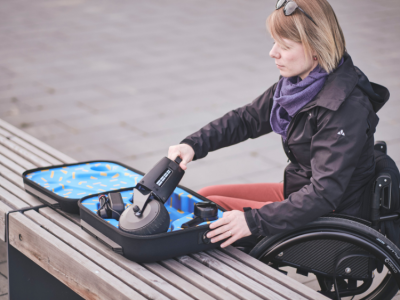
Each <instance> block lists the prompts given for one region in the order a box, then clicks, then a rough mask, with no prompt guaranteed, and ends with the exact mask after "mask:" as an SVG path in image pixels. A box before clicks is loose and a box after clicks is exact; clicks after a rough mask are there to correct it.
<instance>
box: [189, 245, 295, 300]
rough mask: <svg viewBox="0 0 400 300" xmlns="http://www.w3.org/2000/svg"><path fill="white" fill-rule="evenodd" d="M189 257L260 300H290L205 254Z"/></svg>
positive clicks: (195, 254)
mask: <svg viewBox="0 0 400 300" xmlns="http://www.w3.org/2000/svg"><path fill="white" fill-rule="evenodd" d="M190 256H191V257H193V258H194V259H196V260H197V261H199V262H201V263H203V264H204V265H206V266H208V267H209V268H211V269H212V270H214V271H216V272H218V273H219V274H221V275H222V276H224V277H225V278H229V279H230V280H232V281H233V282H236V283H237V284H239V285H241V286H242V287H243V288H246V289H249V290H250V291H252V292H253V293H254V294H256V295H258V296H259V297H261V298H264V299H271V300H283V299H290V298H287V297H282V296H280V295H278V294H276V293H275V292H274V291H271V289H269V288H267V287H265V286H263V285H261V284H259V283H258V282H256V281H254V280H253V279H251V278H249V277H247V276H245V275H243V274H242V273H240V272H238V271H236V270H235V269H233V268H231V267H230V266H228V265H226V264H224V263H223V262H221V261H219V260H217V259H215V258H214V257H212V256H210V255H208V254H207V253H204V252H198V253H194V254H191V255H190Z"/></svg>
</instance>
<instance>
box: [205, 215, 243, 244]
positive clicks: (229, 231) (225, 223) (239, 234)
mask: <svg viewBox="0 0 400 300" xmlns="http://www.w3.org/2000/svg"><path fill="white" fill-rule="evenodd" d="M214 228H217V229H215V230H212V231H210V232H209V233H207V237H208V238H212V239H211V242H212V243H216V242H218V241H220V240H224V239H227V238H229V239H228V240H227V241H225V242H223V243H222V244H221V248H225V247H227V246H229V245H230V244H232V243H233V242H235V241H237V240H238V239H241V238H243V237H245V236H249V235H251V232H250V229H249V226H247V222H246V219H245V217H244V212H241V211H239V210H232V211H227V212H224V214H223V216H222V218H221V219H219V220H218V221H216V222H214V223H212V224H211V225H210V229H214Z"/></svg>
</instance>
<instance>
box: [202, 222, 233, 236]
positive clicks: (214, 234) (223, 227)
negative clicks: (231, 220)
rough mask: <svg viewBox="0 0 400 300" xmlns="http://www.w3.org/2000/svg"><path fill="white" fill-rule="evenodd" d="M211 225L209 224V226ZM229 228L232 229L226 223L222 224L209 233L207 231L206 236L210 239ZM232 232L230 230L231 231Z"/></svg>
mask: <svg viewBox="0 0 400 300" xmlns="http://www.w3.org/2000/svg"><path fill="white" fill-rule="evenodd" d="M210 227H211V226H210ZM229 230H232V229H231V228H230V227H229V226H228V225H224V226H221V227H218V228H217V229H215V230H213V231H210V232H209V233H207V237H208V238H209V239H210V238H212V237H214V236H217V235H219V234H223V233H225V232H229ZM231 232H232V231H231Z"/></svg>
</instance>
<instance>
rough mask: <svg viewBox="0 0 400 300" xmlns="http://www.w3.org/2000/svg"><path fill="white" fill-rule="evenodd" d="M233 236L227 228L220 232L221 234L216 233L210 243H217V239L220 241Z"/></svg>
mask: <svg viewBox="0 0 400 300" xmlns="http://www.w3.org/2000/svg"><path fill="white" fill-rule="evenodd" d="M207 236H208V235H207ZM233 236H234V233H233V232H232V231H230V230H227V231H225V232H224V233H222V234H220V235H218V236H216V237H213V238H212V239H211V243H217V242H219V241H222V240H225V239H228V238H232V237H233Z"/></svg>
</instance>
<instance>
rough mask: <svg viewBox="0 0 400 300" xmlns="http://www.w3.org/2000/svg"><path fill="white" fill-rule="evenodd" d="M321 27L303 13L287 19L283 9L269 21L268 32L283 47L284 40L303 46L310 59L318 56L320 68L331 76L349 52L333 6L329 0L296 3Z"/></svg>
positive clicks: (271, 16) (297, 11)
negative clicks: (313, 54) (315, 54)
mask: <svg viewBox="0 0 400 300" xmlns="http://www.w3.org/2000/svg"><path fill="white" fill-rule="evenodd" d="M294 1H295V2H296V3H297V4H298V5H299V7H301V8H302V9H303V10H304V11H305V12H306V13H307V14H308V15H309V16H311V18H312V19H313V20H314V21H315V23H316V24H317V26H316V25H315V24H314V23H313V22H312V21H311V20H310V19H308V18H307V17H306V16H305V15H304V14H303V13H302V12H301V11H300V10H299V9H297V10H296V11H295V12H294V13H293V14H292V15H290V16H285V14H284V13H283V8H280V9H278V10H275V11H274V12H273V13H272V14H271V15H270V16H269V17H268V19H267V28H268V31H269V32H270V34H271V35H272V37H273V38H274V39H275V40H276V41H277V42H278V43H279V44H281V45H283V46H287V45H286V44H285V42H284V41H283V39H289V40H292V41H294V42H297V43H302V44H303V46H304V50H305V52H306V53H307V54H309V57H307V59H309V58H311V57H312V52H313V50H314V51H315V52H316V53H317V57H318V62H319V64H320V66H321V67H322V68H323V69H324V70H325V71H326V72H328V73H331V72H332V71H333V70H334V69H336V67H337V66H338V64H339V62H340V60H341V58H342V57H343V55H344V53H345V52H346V41H345V39H344V35H343V32H342V28H341V27H340V25H339V22H338V20H337V18H336V14H335V12H334V11H333V9H332V7H331V5H330V4H329V3H328V1H326V0H294Z"/></svg>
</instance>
